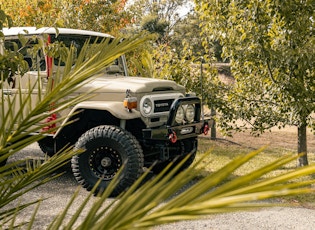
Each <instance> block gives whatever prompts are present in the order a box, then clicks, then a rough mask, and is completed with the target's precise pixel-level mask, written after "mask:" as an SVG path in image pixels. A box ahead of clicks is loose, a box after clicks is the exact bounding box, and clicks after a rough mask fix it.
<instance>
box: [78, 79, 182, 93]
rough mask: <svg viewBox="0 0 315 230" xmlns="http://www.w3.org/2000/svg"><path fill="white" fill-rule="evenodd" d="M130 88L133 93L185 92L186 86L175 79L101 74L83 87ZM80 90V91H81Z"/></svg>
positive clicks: (99, 88) (85, 88)
mask: <svg viewBox="0 0 315 230" xmlns="http://www.w3.org/2000/svg"><path fill="white" fill-rule="evenodd" d="M127 89H128V90H130V91H131V92H132V93H136V94H138V93H150V92H158V91H177V92H181V93H184V92H185V88H184V87H183V86H181V85H178V84H176V83H175V82H173V81H169V80H161V79H152V78H142V77H124V76H115V77H112V76H106V77H105V76H101V77H96V78H95V79H94V80H93V81H90V82H89V83H87V84H84V86H83V87H82V88H81V90H82V92H86V91H87V90H96V92H99V93H102V92H106V93H118V92H126V90H127ZM81 90H80V91H81Z"/></svg>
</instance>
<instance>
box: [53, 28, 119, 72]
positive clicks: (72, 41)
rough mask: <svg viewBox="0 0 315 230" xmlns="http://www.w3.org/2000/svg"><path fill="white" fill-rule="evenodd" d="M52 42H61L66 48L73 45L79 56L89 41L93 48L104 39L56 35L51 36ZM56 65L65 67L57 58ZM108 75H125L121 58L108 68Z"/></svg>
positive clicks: (87, 36)
mask: <svg viewBox="0 0 315 230" xmlns="http://www.w3.org/2000/svg"><path fill="white" fill-rule="evenodd" d="M50 37H51V42H52V43H53V42H60V43H62V44H64V45H65V46H66V47H68V48H69V47H70V46H71V45H72V46H74V47H75V49H76V54H77V55H78V54H79V53H80V52H81V50H82V47H83V46H84V44H85V43H86V42H87V41H88V42H89V44H90V45H91V46H90V47H91V48H92V46H93V45H95V44H97V43H100V42H102V41H103V39H104V38H100V37H95V36H89V35H78V34H59V35H58V36H56V35H50ZM54 64H55V65H61V66H62V65H64V63H63V62H60V60H58V59H57V58H55V59H54ZM105 71H106V73H107V74H122V75H125V69H124V63H123V59H122V58H121V57H120V58H118V59H116V60H115V61H114V62H113V64H112V65H110V66H108V67H107V68H106V70H105Z"/></svg>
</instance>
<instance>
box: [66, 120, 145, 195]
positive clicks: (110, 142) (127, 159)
mask: <svg viewBox="0 0 315 230" xmlns="http://www.w3.org/2000/svg"><path fill="white" fill-rule="evenodd" d="M75 148H76V149H83V150H84V152H83V153H81V154H79V155H76V156H74V157H73V158H72V160H71V167H72V171H73V174H74V176H75V178H76V180H77V181H78V182H79V183H80V184H81V185H82V186H83V187H84V188H86V189H87V190H89V191H90V190H91V189H92V188H93V187H94V185H95V184H96V183H97V182H98V181H99V179H101V183H100V185H99V187H98V188H97V190H96V193H98V192H100V191H103V190H105V189H106V188H107V187H108V185H109V183H110V182H111V181H112V179H113V178H114V177H115V176H116V174H117V172H118V170H119V169H120V168H121V167H122V166H123V164H124V169H123V171H122V172H121V175H120V176H121V178H120V180H119V182H118V184H117V186H116V187H115V189H114V191H113V192H112V196H117V195H119V194H120V193H121V192H123V191H124V190H126V189H127V188H128V187H130V186H131V185H132V184H133V183H134V182H135V180H137V179H138V177H139V176H140V175H141V173H142V171H143V153H142V149H141V146H140V145H139V143H138V141H137V140H136V138H135V137H134V136H133V135H131V134H130V133H129V132H127V131H126V130H123V129H121V128H119V127H116V126H98V127H95V128H92V129H90V130H88V131H87V132H86V133H84V134H83V135H82V136H81V137H80V138H79V140H78V141H77V143H76V144H75Z"/></svg>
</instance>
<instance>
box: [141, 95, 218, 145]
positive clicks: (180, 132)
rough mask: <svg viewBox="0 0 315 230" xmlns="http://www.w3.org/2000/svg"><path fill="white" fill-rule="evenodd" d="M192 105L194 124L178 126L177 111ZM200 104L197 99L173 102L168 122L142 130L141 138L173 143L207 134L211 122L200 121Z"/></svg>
mask: <svg viewBox="0 0 315 230" xmlns="http://www.w3.org/2000/svg"><path fill="white" fill-rule="evenodd" d="M189 104H193V105H194V106H195V118H194V122H192V123H189V124H181V125H178V124H176V122H175V115H176V113H177V110H178V108H179V107H180V106H182V105H189ZM200 114H201V102H200V99H199V98H198V97H185V98H179V99H177V100H175V101H174V102H173V104H172V106H171V108H170V112H169V117H168V121H167V123H166V124H165V125H163V126H161V127H158V128H147V129H143V138H144V139H146V140H163V141H170V142H172V143H175V142H176V141H177V140H182V139H187V138H191V137H197V136H198V135H200V134H202V133H204V134H207V132H208V130H209V127H210V125H212V121H211V120H203V121H200Z"/></svg>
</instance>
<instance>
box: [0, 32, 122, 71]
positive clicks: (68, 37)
mask: <svg viewBox="0 0 315 230" xmlns="http://www.w3.org/2000/svg"><path fill="white" fill-rule="evenodd" d="M102 40H103V38H100V37H95V36H89V35H78V34H59V35H58V36H56V35H55V34H51V35H50V42H51V43H54V42H59V43H60V44H63V45H64V46H66V47H68V48H69V47H70V46H71V45H73V46H74V47H75V49H76V55H78V54H79V53H80V52H81V50H82V47H83V45H84V44H85V42H86V41H89V44H90V45H91V48H92V46H93V45H94V44H97V43H100V42H102ZM4 43H5V48H6V49H7V50H11V51H18V52H19V53H20V54H21V55H23V57H24V60H25V61H26V62H27V63H28V65H29V71H36V70H40V71H45V70H46V66H47V65H46V60H45V55H44V53H43V50H42V49H34V50H36V53H35V54H34V50H33V49H32V48H33V47H34V46H36V45H38V44H39V43H38V40H37V39H34V37H32V38H30V39H29V40H28V41H27V42H26V43H25V45H24V46H23V45H22V43H21V41H20V40H19V39H18V38H10V39H6V40H5V42H4ZM53 60H54V61H53V64H54V66H55V68H57V66H64V65H65V63H64V62H63V61H61V60H60V59H59V58H56V57H55V58H54V59H53ZM124 63H125V60H124V59H123V57H120V58H118V59H116V60H115V61H114V62H113V63H112V65H110V66H108V67H107V68H106V69H105V72H106V73H107V74H110V75H116V74H119V75H127V72H126V69H125V68H124V66H125V64H124Z"/></svg>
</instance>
